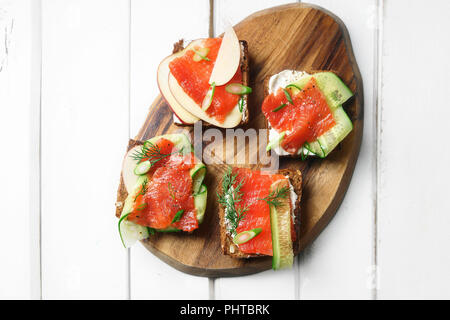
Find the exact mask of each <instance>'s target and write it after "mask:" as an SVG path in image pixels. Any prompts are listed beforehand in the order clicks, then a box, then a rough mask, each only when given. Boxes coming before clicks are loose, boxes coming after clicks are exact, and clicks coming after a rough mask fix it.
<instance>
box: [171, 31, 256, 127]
mask: <svg viewBox="0 0 450 320" xmlns="http://www.w3.org/2000/svg"><path fill="white" fill-rule="evenodd" d="M239 43H240V44H241V48H242V53H243V54H242V55H241V61H240V65H239V68H241V72H242V84H243V85H244V86H248V85H249V82H250V69H249V60H248V59H249V57H248V43H247V41H245V40H239ZM183 49H184V40H183V39H181V40H179V41H178V42H176V43H174V45H173V51H172V53H177V52H179V51H181V50H183ZM243 97H244V107H243V110H242V119H241V122H240V123H239V124H238V127H239V126H243V125H245V124H247V123H248V121H249V118H250V115H249V108H248V94H246V95H244V96H243ZM175 116H176V115H175ZM174 124H175V125H177V126H180V127H191V126H193V124H189V123H174ZM202 125H203V126H204V127H212V126H213V125H212V124H210V123H207V122H205V121H202Z"/></svg>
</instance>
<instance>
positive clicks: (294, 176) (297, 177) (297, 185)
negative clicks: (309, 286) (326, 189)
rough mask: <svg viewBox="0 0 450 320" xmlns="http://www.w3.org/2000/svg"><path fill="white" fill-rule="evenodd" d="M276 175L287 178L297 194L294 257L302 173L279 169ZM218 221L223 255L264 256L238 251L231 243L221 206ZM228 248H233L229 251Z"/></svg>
mask: <svg viewBox="0 0 450 320" xmlns="http://www.w3.org/2000/svg"><path fill="white" fill-rule="evenodd" d="M277 173H279V174H282V175H284V176H287V177H289V181H290V182H291V184H292V187H293V188H294V192H295V193H296V194H297V201H296V202H295V209H294V215H295V221H294V229H295V233H296V235H297V236H296V240H295V242H294V243H293V251H294V255H297V254H298V253H299V250H300V245H299V244H300V241H299V240H300V211H301V210H300V201H301V197H302V173H301V172H300V170H291V169H281V170H279V171H278V172H277ZM222 192H223V190H222V183H220V184H219V193H222ZM219 219H220V242H221V247H222V253H223V254H225V255H229V256H232V257H233V258H254V257H263V256H264V255H259V254H247V253H244V252H242V251H240V250H239V248H238V246H237V245H236V244H234V243H233V239H232V238H231V236H230V234H229V233H228V232H227V227H226V224H225V210H224V209H223V208H222V206H219ZM230 248H234V250H233V249H231V250H230Z"/></svg>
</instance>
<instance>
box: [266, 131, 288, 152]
mask: <svg viewBox="0 0 450 320" xmlns="http://www.w3.org/2000/svg"><path fill="white" fill-rule="evenodd" d="M285 136H286V131H283V132H282V133H280V135H279V136H278V138H277V139H274V140H272V141H269V143H268V144H267V147H266V151H270V150H271V149H272V148H274V147H278V146H279V145H280V143H281V141H283V139H284V137H285Z"/></svg>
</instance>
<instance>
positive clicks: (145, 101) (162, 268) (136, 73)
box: [130, 0, 210, 299]
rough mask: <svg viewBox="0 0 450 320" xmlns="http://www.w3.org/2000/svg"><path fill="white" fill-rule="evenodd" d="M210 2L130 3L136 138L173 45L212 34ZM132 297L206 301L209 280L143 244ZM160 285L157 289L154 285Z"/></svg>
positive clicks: (137, 250) (134, 264)
mask: <svg viewBox="0 0 450 320" xmlns="http://www.w3.org/2000/svg"><path fill="white" fill-rule="evenodd" d="M209 10H210V9H209V1H208V0H202V1H182V0H178V1H165V2H155V1H144V0H133V1H132V3H131V89H130V92H131V96H130V101H131V104H130V108H131V109H130V111H131V130H130V134H131V137H134V136H135V135H136V134H137V132H138V130H139V128H140V127H141V126H142V124H143V123H144V120H145V117H146V115H147V113H148V108H149V106H150V104H151V103H152V102H153V101H154V99H155V98H156V97H157V95H158V94H159V90H158V86H157V83H156V70H157V67H158V65H159V62H160V61H161V60H162V59H163V58H165V57H166V56H168V55H169V54H171V52H172V49H173V44H174V43H175V42H177V41H178V40H179V39H182V38H184V39H185V40H186V41H187V42H189V41H191V40H194V39H197V38H206V37H208V28H209ZM130 270H131V274H130V277H131V298H132V299H207V298H208V278H201V277H194V276H190V275H187V274H184V273H182V272H179V271H177V270H175V269H173V268H172V267H170V266H168V265H166V264H165V263H163V262H162V261H160V260H159V259H158V258H156V257H155V256H153V255H152V254H151V253H150V252H148V251H147V250H146V249H145V248H144V247H143V246H141V245H140V244H138V245H136V246H135V247H133V248H132V249H131V267H130ZM155 288H156V289H155Z"/></svg>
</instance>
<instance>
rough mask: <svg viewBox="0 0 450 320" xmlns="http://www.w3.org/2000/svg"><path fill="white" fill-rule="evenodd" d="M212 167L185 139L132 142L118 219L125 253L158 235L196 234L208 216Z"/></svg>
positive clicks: (119, 196) (164, 137) (180, 136)
mask: <svg viewBox="0 0 450 320" xmlns="http://www.w3.org/2000/svg"><path fill="white" fill-rule="evenodd" d="M205 174H206V166H205V165H204V164H203V163H202V162H201V161H200V160H198V159H197V158H196V157H195V155H194V152H193V147H192V145H191V142H190V141H189V138H188V137H187V136H186V135H184V134H166V135H162V136H157V137H154V138H152V139H149V140H146V141H136V140H131V141H130V144H129V146H128V152H127V153H126V155H125V158H124V161H123V165H122V175H121V183H120V186H119V190H118V193H117V202H116V215H117V216H118V217H119V218H120V219H119V223H118V226H119V235H120V238H121V240H122V243H123V245H124V246H125V247H130V246H132V245H133V244H134V243H135V242H136V241H137V240H142V239H146V238H148V237H149V236H151V235H152V234H154V233H155V232H177V231H185V232H191V231H193V230H195V229H197V228H198V227H199V224H200V223H201V222H202V221H203V217H204V214H205V210H206V197H207V188H206V186H205V185H204V184H203V179H204V177H205Z"/></svg>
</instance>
